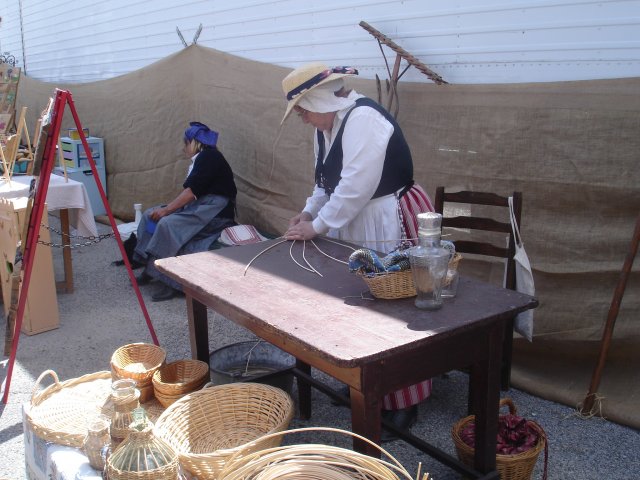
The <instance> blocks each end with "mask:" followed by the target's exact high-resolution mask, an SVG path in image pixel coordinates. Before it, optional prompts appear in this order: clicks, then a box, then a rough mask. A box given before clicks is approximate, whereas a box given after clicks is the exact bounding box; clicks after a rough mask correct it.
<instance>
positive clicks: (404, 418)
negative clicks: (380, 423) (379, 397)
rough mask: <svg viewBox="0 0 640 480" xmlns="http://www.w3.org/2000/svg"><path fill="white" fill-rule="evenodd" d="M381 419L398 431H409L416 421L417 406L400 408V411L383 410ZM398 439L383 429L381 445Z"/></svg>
mask: <svg viewBox="0 0 640 480" xmlns="http://www.w3.org/2000/svg"><path fill="white" fill-rule="evenodd" d="M382 417H383V418H384V419H385V420H386V421H387V422H390V423H392V424H393V426H394V427H396V428H398V429H399V430H409V428H411V427H412V426H413V424H414V423H416V421H417V420H418V406H417V405H413V406H412V407H407V408H402V409H400V410H383V411H382ZM397 439H398V437H397V436H396V435H395V434H394V433H393V432H390V431H388V430H385V429H383V430H382V435H381V438H380V442H381V443H385V442H391V441H393V440H397Z"/></svg>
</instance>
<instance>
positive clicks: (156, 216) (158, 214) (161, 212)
mask: <svg viewBox="0 0 640 480" xmlns="http://www.w3.org/2000/svg"><path fill="white" fill-rule="evenodd" d="M170 213H171V212H170V211H169V209H168V208H167V207H160V208H156V209H155V210H154V211H153V212H151V213H150V214H149V217H151V220H153V221H154V222H157V221H158V220H160V219H161V218H162V217H166V216H167V215H169V214H170Z"/></svg>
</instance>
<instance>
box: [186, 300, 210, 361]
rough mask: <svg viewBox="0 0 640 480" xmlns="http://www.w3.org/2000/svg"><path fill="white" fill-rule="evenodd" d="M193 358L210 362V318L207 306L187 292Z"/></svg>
mask: <svg viewBox="0 0 640 480" xmlns="http://www.w3.org/2000/svg"><path fill="white" fill-rule="evenodd" d="M185 298H186V301H187V320H188V323H189V342H190V343H191V358H195V359H196V360H202V361H203V362H206V363H207V365H208V364H209V319H208V318H207V307H206V306H205V305H203V304H202V303H200V302H199V301H198V300H196V299H195V298H193V297H192V296H191V295H189V294H188V293H186V292H185Z"/></svg>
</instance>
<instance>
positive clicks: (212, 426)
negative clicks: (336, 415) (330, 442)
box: [155, 383, 294, 480]
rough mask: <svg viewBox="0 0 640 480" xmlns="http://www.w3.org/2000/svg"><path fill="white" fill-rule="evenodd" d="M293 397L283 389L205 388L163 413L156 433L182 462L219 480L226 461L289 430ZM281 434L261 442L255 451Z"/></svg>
mask: <svg viewBox="0 0 640 480" xmlns="http://www.w3.org/2000/svg"><path fill="white" fill-rule="evenodd" d="M293 411H294V409H293V401H292V400H291V397H290V396H289V395H288V394H286V393H285V392H284V391H282V390H280V389H279V388H275V387H272V386H269V385H263V384H259V383H233V384H227V385H218V386H214V387H210V388H205V389H203V390H199V391H197V392H193V393H190V394H188V395H186V396H184V397H182V398H181V399H180V400H178V401H176V402H175V403H174V404H172V405H171V406H170V407H169V408H167V409H166V410H165V412H164V413H163V414H162V415H160V418H158V420H157V422H156V428H155V432H156V433H157V435H158V436H159V437H160V438H163V439H164V440H165V441H167V442H168V443H169V444H170V445H171V446H172V447H173V448H174V449H175V450H176V451H177V452H178V457H179V459H180V464H181V465H182V467H183V468H185V469H186V470H188V471H189V472H190V473H191V474H192V475H195V476H197V477H198V478H199V479H201V480H202V479H216V478H218V474H219V473H220V471H221V470H222V468H223V467H224V465H225V462H226V461H227V459H228V458H229V457H230V456H231V455H232V454H233V453H234V452H236V451H237V450H238V449H239V448H240V447H241V446H243V445H244V444H246V443H248V442H252V441H254V440H256V439H258V438H260V437H261V436H263V435H265V434H269V433H273V432H279V431H282V430H285V429H286V428H287V427H288V426H289V422H290V421H291V418H292V417H293ZM280 441H281V438H280V437H278V438H274V439H271V440H266V441H264V442H263V441H259V442H256V443H255V444H253V445H252V447H251V448H252V450H259V449H263V448H268V447H273V446H277V445H279V444H280Z"/></svg>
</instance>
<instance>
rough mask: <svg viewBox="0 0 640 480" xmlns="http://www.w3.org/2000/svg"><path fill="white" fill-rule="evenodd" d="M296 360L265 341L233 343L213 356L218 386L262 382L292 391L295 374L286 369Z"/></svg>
mask: <svg viewBox="0 0 640 480" xmlns="http://www.w3.org/2000/svg"><path fill="white" fill-rule="evenodd" d="M295 363H296V359H295V357H294V356H292V355H289V354H288V353H286V352H283V351H282V350H280V349H279V348H278V347H275V346H273V345H271V344H270V343H268V342H263V341H262V340H258V341H254V340H252V341H248V342H238V343H232V344H231V345H227V346H224V347H222V348H219V349H217V350H214V351H213V352H212V353H211V355H209V368H210V369H211V381H212V382H213V383H214V385H222V384H225V383H234V382H259V383H266V384H268V385H272V386H274V387H278V388H281V389H282V390H284V391H285V392H288V393H291V387H292V385H293V374H292V373H290V372H289V373H284V372H285V371H286V370H287V369H289V368H291V367H293V366H295Z"/></svg>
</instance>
